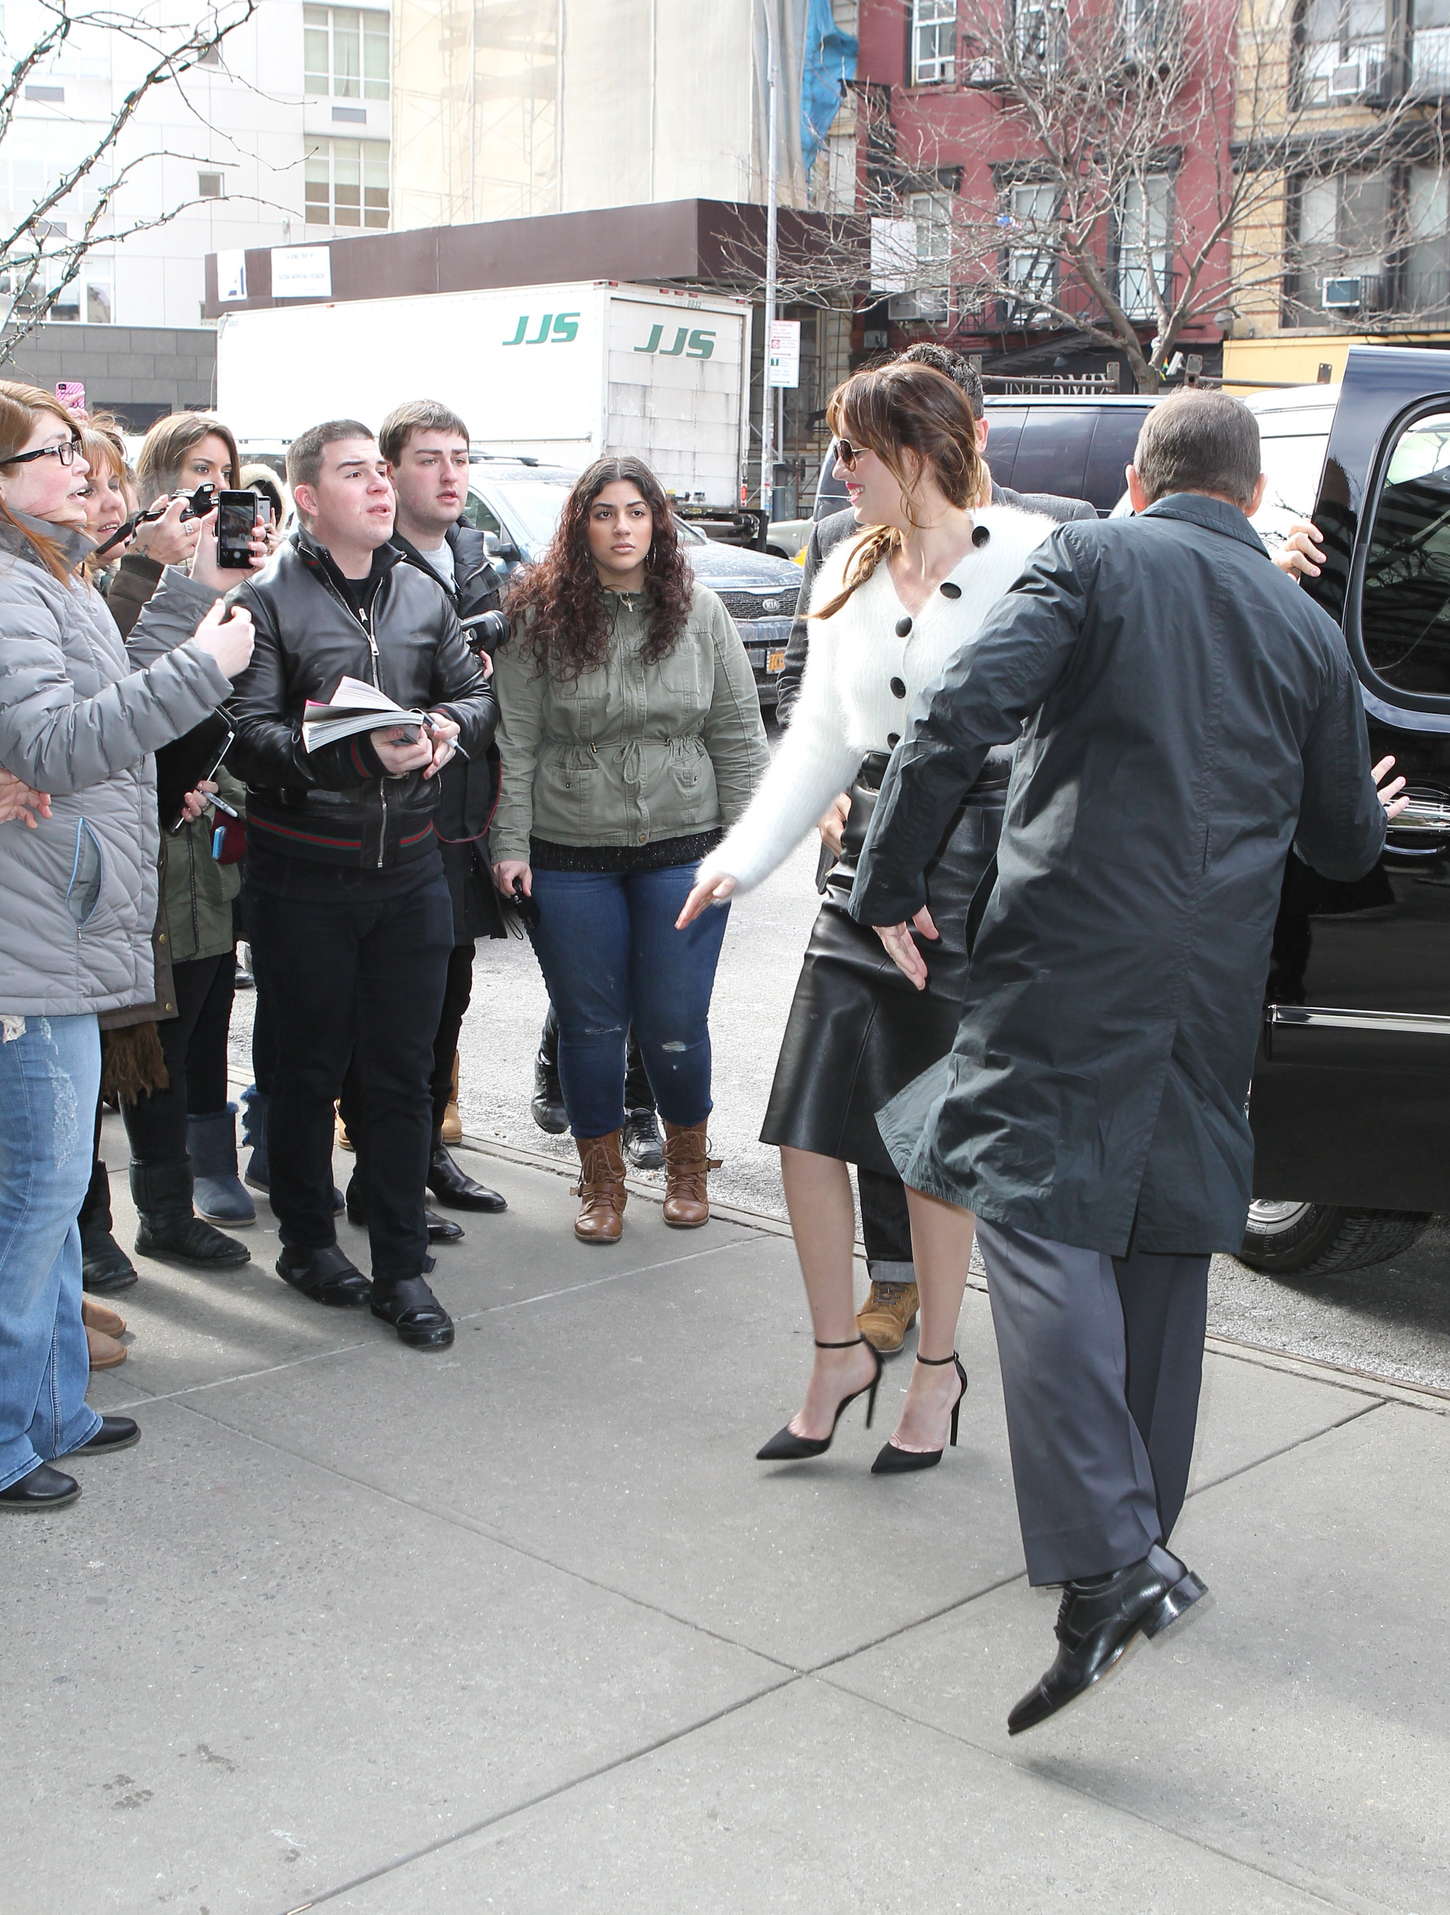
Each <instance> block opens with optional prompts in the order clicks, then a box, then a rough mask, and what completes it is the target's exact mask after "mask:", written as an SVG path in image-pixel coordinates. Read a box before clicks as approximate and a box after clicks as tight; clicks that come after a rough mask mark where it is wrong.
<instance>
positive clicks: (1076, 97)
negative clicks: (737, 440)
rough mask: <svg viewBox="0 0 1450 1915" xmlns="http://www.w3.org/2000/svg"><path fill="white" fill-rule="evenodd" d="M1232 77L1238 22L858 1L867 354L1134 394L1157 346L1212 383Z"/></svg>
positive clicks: (1219, 15)
mask: <svg viewBox="0 0 1450 1915" xmlns="http://www.w3.org/2000/svg"><path fill="white" fill-rule="evenodd" d="M1233 60H1234V7H1233V0H1194V3H1192V4H1190V0H1086V3H1085V4H1082V5H1073V6H1072V7H1071V8H1069V6H1068V5H1067V4H1066V3H1065V0H1044V3H1042V4H1033V5H1026V4H1023V3H1022V0H987V3H986V5H985V6H984V5H980V4H973V5H970V6H968V5H967V4H965V0H961V4H959V0H862V6H861V25H860V59H859V88H860V95H861V113H862V118H863V122H864V126H863V138H862V154H861V191H862V207H863V210H869V211H870V212H871V213H872V215H873V216H874V217H875V218H876V220H877V224H878V226H879V227H881V228H882V230H883V235H884V237H883V245H882V247H881V248H880V249H878V253H877V257H876V258H875V259H873V270H872V273H871V282H872V289H873V291H874V293H875V294H876V295H877V297H876V298H875V299H874V301H873V303H872V304H871V306H870V307H869V308H868V310H867V313H866V316H865V321H864V325H863V328H862V344H863V346H864V347H866V348H868V349H869V348H874V349H876V350H881V349H885V348H887V347H890V348H892V349H897V348H900V347H901V346H904V345H906V344H908V343H910V342H911V341H912V340H913V339H919V338H922V337H927V338H935V339H940V340H943V341H949V342H950V343H951V344H952V345H954V346H956V347H959V348H961V349H963V350H967V351H971V352H974V353H980V354H982V356H983V361H984V366H985V368H986V369H987V370H988V371H989V372H990V371H997V372H1002V373H1006V374H1012V373H1020V374H1024V375H1036V374H1049V375H1051V374H1056V375H1067V376H1082V375H1088V374H1091V375H1100V374H1103V373H1109V374H1112V373H1114V372H1117V373H1120V374H1121V376H1122V379H1123V382H1124V383H1125V384H1131V383H1133V381H1134V377H1135V373H1136V374H1138V375H1141V374H1142V372H1143V371H1144V362H1145V361H1146V360H1147V359H1149V358H1151V357H1152V356H1153V352H1154V348H1155V346H1156V344H1157V343H1158V341H1159V340H1160V339H1161V338H1170V337H1171V343H1172V345H1173V347H1175V348H1176V349H1178V350H1181V351H1183V352H1184V353H1189V352H1192V353H1196V354H1197V355H1199V357H1200V358H1201V359H1203V360H1204V362H1205V366H1206V369H1209V370H1211V369H1212V368H1213V366H1214V364H1215V362H1216V353H1217V348H1218V345H1219V341H1220V339H1221V337H1222V333H1223V327H1224V324H1225V322H1226V318H1227V310H1226V308H1227V305H1228V303H1229V302H1228V300H1227V297H1226V289H1227V282H1228V278H1229V272H1230V253H1229V248H1228V245H1227V240H1226V236H1225V225H1224V216H1225V213H1226V212H1227V210H1228V207H1227V203H1226V200H1227V193H1228V190H1229V189H1228V186H1227V184H1226V183H1227V182H1228V181H1229V180H1230V178H1231V172H1232V167H1231V157H1230V145H1231V141H1232V136H1233V128H1234V113H1235V108H1236V88H1235V83H1234V67H1233ZM893 225H894V227H895V229H896V230H895V231H894V232H893V231H892V230H890V229H891V228H892V227H893ZM1123 341H1126V342H1127V344H1126V349H1125V346H1124V344H1123V343H1122V342H1123ZM1115 342H1116V343H1115ZM1141 382H1142V380H1141V378H1140V379H1139V383H1141Z"/></svg>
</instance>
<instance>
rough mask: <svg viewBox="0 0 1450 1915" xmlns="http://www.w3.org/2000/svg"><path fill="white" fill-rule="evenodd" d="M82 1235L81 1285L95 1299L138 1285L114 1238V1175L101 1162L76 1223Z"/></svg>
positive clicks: (96, 1168) (94, 1172) (94, 1168)
mask: <svg viewBox="0 0 1450 1915" xmlns="http://www.w3.org/2000/svg"><path fill="white" fill-rule="evenodd" d="M77 1221H78V1223H79V1225H80V1232H81V1285H82V1287H83V1288H84V1289H86V1290H89V1291H90V1293H91V1295H92V1296H95V1297H109V1296H114V1295H115V1294H116V1292H117V1291H118V1290H129V1289H130V1287H131V1285H132V1284H133V1283H134V1282H135V1281H136V1266H135V1265H134V1264H133V1263H132V1261H131V1259H130V1258H129V1257H128V1256H127V1255H126V1253H125V1251H124V1250H123V1249H122V1248H121V1246H120V1244H118V1243H117V1242H116V1239H115V1238H114V1237H113V1236H112V1235H111V1227H112V1226H111V1173H110V1171H109V1170H108V1169H107V1168H106V1166H105V1165H104V1164H103V1163H101V1162H100V1161H99V1160H98V1161H97V1162H96V1163H95V1164H94V1165H93V1166H92V1169H91V1184H90V1188H89V1190H87V1192H86V1200H85V1202H84V1203H83V1204H82V1205H81V1214H80V1216H79V1218H78V1219H77Z"/></svg>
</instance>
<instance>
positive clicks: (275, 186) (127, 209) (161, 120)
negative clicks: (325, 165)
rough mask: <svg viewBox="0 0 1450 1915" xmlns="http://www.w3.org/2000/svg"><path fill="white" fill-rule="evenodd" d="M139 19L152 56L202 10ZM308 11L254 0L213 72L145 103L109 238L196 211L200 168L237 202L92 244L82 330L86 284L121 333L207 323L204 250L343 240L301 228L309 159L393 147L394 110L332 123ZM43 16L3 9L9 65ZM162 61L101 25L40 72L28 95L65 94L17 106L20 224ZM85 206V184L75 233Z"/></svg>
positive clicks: (28, 1)
mask: <svg viewBox="0 0 1450 1915" xmlns="http://www.w3.org/2000/svg"><path fill="white" fill-rule="evenodd" d="M121 3H122V5H123V6H124V5H125V3H126V0H121ZM132 8H133V11H134V14H135V15H136V16H137V17H139V18H141V19H143V20H146V21H150V22H154V23H156V26H155V35H156V41H155V43H156V44H157V45H158V46H159V45H173V44H175V39H174V37H173V33H174V27H175V23H176V22H178V21H191V20H196V21H200V20H202V19H204V18H206V17H207V15H206V9H205V8H204V7H197V8H195V9H193V10H191V11H188V10H187V9H186V8H185V7H184V6H183V7H181V8H178V7H177V6H175V5H174V4H173V3H172V0H132ZM302 11H303V9H302V0H261V4H260V5H259V6H258V8H257V11H256V13H255V14H254V16H253V17H252V19H251V21H250V22H248V23H247V24H246V25H244V26H242V27H240V28H238V29H237V31H236V32H235V33H233V34H230V35H229V36H228V37H227V38H226V39H225V40H224V41H223V43H222V61H223V64H222V65H221V66H220V67H205V66H202V67H196V68H194V69H193V70H192V71H191V72H189V73H188V74H187V75H185V76H184V78H183V79H182V80H181V81H179V82H175V83H171V84H168V85H166V86H164V87H158V88H156V89H154V90H153V91H152V92H150V93H149V94H148V95H147V97H146V99H145V101H144V102H143V103H142V105H141V107H140V108H139V110H138V112H137V114H136V116H135V118H134V119H133V120H132V122H131V124H130V126H129V127H128V128H127V130H126V131H125V132H124V133H123V134H122V135H121V138H120V140H119V142H118V144H117V146H116V148H115V149H114V154H113V158H112V160H111V161H110V163H109V166H110V168H111V169H119V168H120V167H121V166H124V165H126V164H127V163H128V162H130V161H132V160H135V161H138V162H139V163H138V165H137V166H136V167H135V169H134V171H133V172H132V174H131V175H130V177H129V179H128V181H127V184H126V185H125V187H124V188H123V190H122V192H121V193H120V194H119V195H118V196H117V199H116V202H115V207H114V220H113V229H115V228H125V227H129V226H132V225H134V224H135V223H136V222H138V221H142V220H148V219H154V218H156V217H158V216H159V215H160V214H162V213H164V212H167V211H170V210H171V209H172V208H174V207H176V206H178V205H181V204H182V203H183V202H185V201H188V200H192V199H195V198H196V197H197V193H198V181H197V174H198V172H201V171H220V172H222V173H223V175H224V179H225V191H226V193H227V195H228V198H227V200H225V201H218V202H215V203H207V204H204V205H202V206H198V207H195V208H193V209H191V210H189V211H187V212H185V213H182V214H181V215H180V216H179V217H177V218H176V219H174V220H173V221H171V222H170V223H169V224H167V225H163V226H157V227H154V228H153V229H151V230H150V231H146V232H140V233H135V234H134V235H133V236H132V237H130V238H128V239H126V240H125V241H124V242H122V243H120V244H116V245H110V246H101V247H98V248H97V249H96V250H95V251H94V252H93V253H92V254H91V255H90V256H89V259H88V263H87V266H86V268H85V269H83V272H82V275H81V281H80V284H81V287H82V291H81V293H80V299H79V312H78V315H77V316H78V317H79V318H80V319H81V320H85V319H86V318H87V316H88V302H87V297H86V292H85V290H84V289H85V287H86V286H90V287H94V288H96V289H97V290H98V291H101V292H108V293H109V295H110V304H111V318H112V320H113V322H114V323H115V324H117V325H120V326H181V327H186V326H197V325H200V324H202V323H203V322H202V319H201V301H202V292H203V260H204V257H205V255H206V254H207V253H209V252H216V251H222V250H226V249H229V248H234V247H245V246H271V245H279V244H284V243H288V242H293V243H301V242H302V241H304V240H308V239H321V238H326V237H329V236H330V234H331V232H332V231H334V230H336V231H338V232H341V231H343V230H344V229H343V228H341V227H339V228H336V229H333V228H329V227H324V226H306V225H305V224H304V219H303V186H304V171H305V168H304V156H305V154H306V152H307V150H308V147H309V145H312V146H315V145H316V144H317V141H318V139H319V138H324V137H331V136H338V137H342V138H348V139H351V138H358V137H364V138H377V137H379V136H381V137H383V138H386V137H387V135H388V131H389V126H388V105H387V103H386V102H374V101H349V102H347V105H348V106H350V107H354V108H356V107H365V108H366V110H367V121H366V123H365V124H363V125H358V124H355V123H343V124H335V123H334V121H333V117H332V115H333V108H334V104H335V103H334V102H332V101H331V100H330V99H328V98H312V99H309V98H308V97H307V96H306V94H305V91H304V67H303V39H302ZM47 18H48V16H46V15H45V14H44V13H43V11H42V9H41V8H40V7H39V6H37V5H35V4H34V0H7V4H6V5H5V8H4V42H5V48H4V51H5V57H6V60H7V63H9V64H13V62H14V61H15V59H16V58H18V57H19V56H20V54H21V53H22V52H23V51H24V50H25V49H27V48H28V47H30V46H32V45H33V44H34V43H35V41H36V39H37V38H38V37H39V35H40V33H41V31H43V23H44V22H45V20H46V19H47ZM167 24H169V25H170V26H171V28H172V29H173V33H167V32H166V25H167ZM153 58H154V56H149V57H148V54H147V52H146V50H145V49H144V48H142V47H140V46H137V45H136V44H135V43H134V42H133V41H131V40H129V39H127V38H126V37H125V36H124V35H122V34H119V33H116V32H109V33H107V32H101V31H99V30H97V29H94V28H93V29H89V30H85V31H82V32H78V33H76V34H75V35H74V36H73V37H72V39H71V41H70V43H69V44H68V46H67V47H66V48H65V50H64V51H63V52H62V54H61V55H60V56H59V57H58V58H55V59H52V60H50V61H49V62H47V63H46V65H45V66H44V67H43V68H40V69H37V70H36V72H35V73H34V74H33V75H32V76H31V82H30V83H31V84H38V85H45V86H61V87H63V88H64V92H65V98H64V101H63V102H60V103H54V104H52V103H43V102H36V101H30V100H22V101H21V103H20V105H19V107H18V109H17V114H16V120H15V123H14V125H13V126H12V128H11V130H10V132H9V134H8V136H6V138H5V139H4V141H3V143H0V205H3V206H4V208H5V209H6V210H7V211H9V210H10V209H12V208H13V209H16V210H17V211H18V212H24V211H26V210H28V209H29V208H30V207H32V206H33V205H34V204H35V201H36V198H37V193H38V190H39V188H40V187H41V185H42V184H48V183H49V182H50V181H52V180H53V179H54V178H55V177H56V175H57V173H58V172H59V171H60V170H61V169H63V168H64V167H65V166H66V165H67V164H68V163H69V162H70V161H71V160H72V159H73V158H74V157H75V156H77V155H79V154H81V153H83V152H85V151H86V150H87V149H88V147H89V145H90V143H91V142H92V141H93V140H94V138H95V136H96V134H97V132H98V130H99V129H100V127H102V126H103V125H104V124H105V123H106V122H107V120H108V119H109V118H110V115H111V114H112V112H113V111H114V110H115V106H116V105H117V104H119V102H120V101H121V100H122V99H123V98H124V96H125V94H126V92H127V90H128V89H129V88H130V87H131V86H133V85H134V84H135V83H136V81H137V79H138V78H139V77H140V76H141V75H142V74H143V73H144V72H145V71H146V69H147V67H148V65H150V64H151V63H152V59H153ZM168 155H174V156H176V157H168ZM91 198H92V195H90V194H88V193H87V192H86V190H85V189H84V188H82V189H81V190H80V191H79V192H78V193H77V195H76V203H75V204H73V205H71V206H68V207H67V208H66V209H65V215H64V216H65V217H66V219H67V224H68V227H69V229H70V231H71V232H74V231H75V230H76V229H77V227H78V226H79V224H80V222H81V221H82V220H83V218H84V215H85V210H86V206H87V205H88V204H89V203H90V200H91ZM90 310H91V311H94V307H91V308H90Z"/></svg>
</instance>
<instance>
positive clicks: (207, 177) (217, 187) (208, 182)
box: [196, 173, 226, 199]
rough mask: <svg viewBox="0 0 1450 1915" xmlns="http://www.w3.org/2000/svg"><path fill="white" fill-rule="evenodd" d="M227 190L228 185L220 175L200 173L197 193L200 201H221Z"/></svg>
mask: <svg viewBox="0 0 1450 1915" xmlns="http://www.w3.org/2000/svg"><path fill="white" fill-rule="evenodd" d="M225 190H226V183H225V181H224V180H223V179H222V176H221V174H220V173H198V174H197V176H196V193H197V198H198V199H220V198H221V197H222V195H223V193H224V192H225Z"/></svg>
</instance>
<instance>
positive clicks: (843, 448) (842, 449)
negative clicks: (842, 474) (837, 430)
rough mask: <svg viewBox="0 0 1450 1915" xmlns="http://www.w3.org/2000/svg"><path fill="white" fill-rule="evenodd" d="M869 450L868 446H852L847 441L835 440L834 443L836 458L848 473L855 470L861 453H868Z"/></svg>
mask: <svg viewBox="0 0 1450 1915" xmlns="http://www.w3.org/2000/svg"><path fill="white" fill-rule="evenodd" d="M870 450H871V448H870V446H853V445H852V444H851V441H850V440H849V439H837V441H836V457H837V458H838V459H839V460H840V461H841V464H842V465H843V466H845V467H846V469H847V470H848V471H850V472H854V471H855V470H856V461H857V460H858V459H859V458H860V457H861V455H862V453H863V452H869V451H870Z"/></svg>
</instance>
